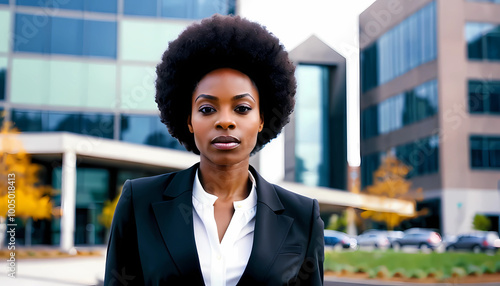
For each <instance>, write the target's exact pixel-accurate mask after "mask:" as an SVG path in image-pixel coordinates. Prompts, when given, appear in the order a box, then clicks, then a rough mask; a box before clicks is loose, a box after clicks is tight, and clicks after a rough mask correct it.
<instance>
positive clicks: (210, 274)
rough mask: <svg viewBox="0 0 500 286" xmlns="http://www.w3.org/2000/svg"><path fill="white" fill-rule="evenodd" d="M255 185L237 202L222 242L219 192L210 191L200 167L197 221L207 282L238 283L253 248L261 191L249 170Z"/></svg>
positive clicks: (225, 285) (198, 246) (195, 188)
mask: <svg viewBox="0 0 500 286" xmlns="http://www.w3.org/2000/svg"><path fill="white" fill-rule="evenodd" d="M248 173H249V177H250V180H251V181H252V188H251V189H250V194H249V195H248V197H247V198H245V199H244V200H242V201H235V202H233V205H234V210H235V211H234V214H233V217H232V218H231V221H230V223H229V226H228V227H227V230H226V232H225V234H224V237H223V238H222V241H221V242H220V243H219V234H218V231H217V224H216V222H215V216H214V204H215V201H216V200H217V199H218V197H217V196H214V195H212V194H209V193H207V192H206V191H205V190H204V189H203V186H202V185H201V183H200V179H199V177H198V170H197V171H196V177H195V179H194V182H193V224H194V238H195V242H196V249H197V251H198V258H199V259H200V266H201V272H202V274H203V280H204V281H205V285H207V286H234V285H236V284H237V283H238V281H239V280H240V278H241V276H242V275H243V272H244V271H245V267H246V266H247V263H248V259H249V258H250V253H251V251H252V244H253V236H254V228H255V213H256V211H257V191H256V189H255V179H254V177H253V176H252V173H250V171H248Z"/></svg>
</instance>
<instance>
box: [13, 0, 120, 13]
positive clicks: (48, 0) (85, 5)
mask: <svg viewBox="0 0 500 286" xmlns="http://www.w3.org/2000/svg"><path fill="white" fill-rule="evenodd" d="M16 4H17V5H20V6H34V7H45V8H51V9H68V10H76V11H87V12H100V13H116V11H117V0H106V1H100V0H71V1H53V0H17V1H16Z"/></svg>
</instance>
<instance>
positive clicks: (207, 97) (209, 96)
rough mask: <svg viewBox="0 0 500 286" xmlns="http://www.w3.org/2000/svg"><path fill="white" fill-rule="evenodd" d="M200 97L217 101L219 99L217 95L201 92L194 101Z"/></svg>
mask: <svg viewBox="0 0 500 286" xmlns="http://www.w3.org/2000/svg"><path fill="white" fill-rule="evenodd" d="M200 97H202V98H206V99H210V100H216V101H217V100H219V99H218V98H217V97H215V96H213V95H210V94H200V95H198V97H196V99H195V100H194V102H196V101H197V100H198V99H199V98H200Z"/></svg>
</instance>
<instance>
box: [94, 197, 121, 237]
mask: <svg viewBox="0 0 500 286" xmlns="http://www.w3.org/2000/svg"><path fill="white" fill-rule="evenodd" d="M120 194H121V193H120ZM120 194H118V195H117V196H116V197H115V198H114V199H113V200H112V201H105V202H104V207H103V208H102V213H101V214H100V215H99V223H100V224H102V225H103V226H104V227H106V228H108V229H109V228H110V227H111V222H112V221H113V215H114V214H115V209H116V205H117V204H118V200H119V199H120Z"/></svg>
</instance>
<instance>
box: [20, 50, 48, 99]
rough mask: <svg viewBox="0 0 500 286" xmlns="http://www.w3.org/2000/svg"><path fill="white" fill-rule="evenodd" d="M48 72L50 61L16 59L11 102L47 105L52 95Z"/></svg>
mask: <svg viewBox="0 0 500 286" xmlns="http://www.w3.org/2000/svg"><path fill="white" fill-rule="evenodd" d="M47 71H50V61H48V60H38V59H16V58H14V59H13V62H12V72H11V73H12V78H11V94H10V96H11V98H10V100H11V101H12V102H13V103H26V104H39V105H43V104H47V102H48V100H49V94H50V92H49V91H50V73H49V72H47ZM28 83H29V84H28Z"/></svg>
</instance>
